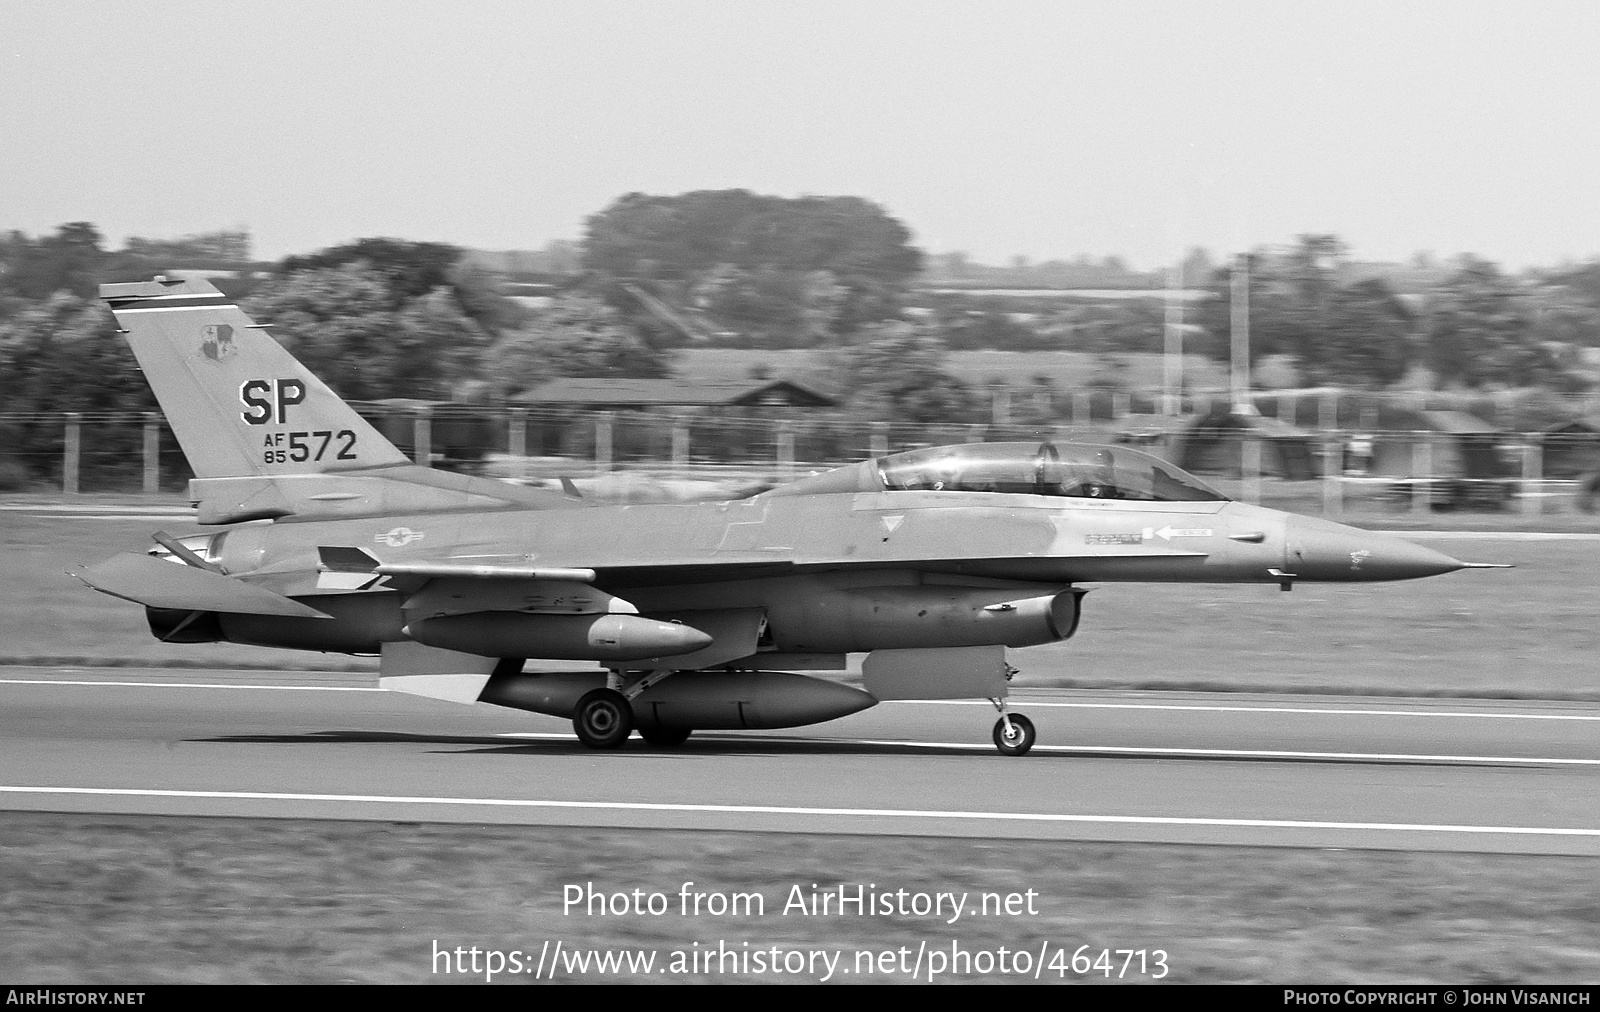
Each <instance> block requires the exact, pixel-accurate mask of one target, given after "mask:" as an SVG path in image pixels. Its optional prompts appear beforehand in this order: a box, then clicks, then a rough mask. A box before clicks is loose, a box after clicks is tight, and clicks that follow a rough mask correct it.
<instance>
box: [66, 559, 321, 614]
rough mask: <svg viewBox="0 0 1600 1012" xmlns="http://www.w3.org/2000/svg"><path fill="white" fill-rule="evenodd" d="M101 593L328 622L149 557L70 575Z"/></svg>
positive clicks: (269, 595) (264, 594) (184, 607)
mask: <svg viewBox="0 0 1600 1012" xmlns="http://www.w3.org/2000/svg"><path fill="white" fill-rule="evenodd" d="M73 575H74V576H76V577H77V578H78V579H80V580H82V581H83V582H84V583H86V584H88V585H89V586H91V587H93V588H94V589H95V590H98V591H100V592H101V593H103V594H110V595H111V596H112V597H120V598H122V599H123V600H125V601H133V602H134V603H136V604H142V605H144V606H145V607H147V608H168V609H174V610H181V611H219V612H228V613H230V614H240V615H287V616H291V617H294V618H327V617H328V616H327V615H325V614H323V613H322V612H320V611H318V610H316V609H315V608H309V607H307V606H305V605H303V604H301V603H299V602H298V601H291V600H289V599H288V598H287V597H284V596H283V595H281V594H274V593H273V592H272V591H270V590H263V589H262V588H260V587H252V586H251V585H250V584H248V583H242V582H240V581H239V580H236V579H233V578H232V577H228V576H223V575H222V574H220V573H210V572H207V571H206V570H204V569H196V568H194V567H193V566H180V565H177V564H175V563H172V562H166V561H164V560H162V559H157V558H154V557H152V556H149V555H136V554H133V553H125V554H122V555H115V556H112V557H111V558H109V559H107V560H106V561H104V562H102V563H99V564H98V565H94V566H90V567H89V568H88V569H85V570H83V571H81V572H78V573H74V574H73Z"/></svg>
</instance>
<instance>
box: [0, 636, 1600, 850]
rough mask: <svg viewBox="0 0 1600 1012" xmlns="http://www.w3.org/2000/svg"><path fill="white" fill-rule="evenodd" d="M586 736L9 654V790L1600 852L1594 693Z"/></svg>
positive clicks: (1200, 704)
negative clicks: (996, 729)
mask: <svg viewBox="0 0 1600 1012" xmlns="http://www.w3.org/2000/svg"><path fill="white" fill-rule="evenodd" d="M1011 705H1012V707H1013V709H1014V710H1016V711H1019V712H1025V713H1027V714H1028V715H1029V716H1031V717H1032V718H1033V720H1034V722H1035V724H1036V725H1037V726H1038V728H1039V745H1038V746H1037V747H1036V748H1035V750H1034V752H1033V753H1032V754H1030V755H1028V756H1026V757H1022V758H1010V757H1004V756H1001V755H999V754H997V753H996V752H995V751H994V749H993V747H992V745H991V744H990V742H989V733H990V728H991V726H992V725H993V723H994V719H995V714H994V711H993V709H992V708H991V707H989V706H988V705H987V704H982V703H965V702H937V703H936V702H922V703H888V704H883V705H880V706H878V707H876V708H874V709H872V710H868V711H866V712H864V713H861V714H857V715H855V716H852V717H849V718H845V719H842V720H838V721H833V722H830V723H828V724H823V725H818V726H814V727H809V728H800V729H795V730H792V731H785V732H740V733H731V732H730V733H714V734H698V735H696V736H695V737H694V738H693V739H691V740H690V741H689V743H687V744H686V745H684V746H682V747H679V748H674V749H657V748H652V747H650V746H647V745H645V744H644V743H643V742H641V741H639V740H637V739H635V740H634V741H632V742H630V743H629V745H628V746H627V747H626V748H624V749H621V750H618V751H615V752H595V751H591V750H589V749H586V748H583V747H582V746H580V745H578V743H577V741H576V739H575V738H574V737H573V735H572V733H571V728H570V725H569V724H567V722H565V721H561V720H558V719H555V718H550V717H543V716H540V715H537V714H530V713H523V712H520V711H514V710H505V709H500V708H496V707H489V706H481V705H480V706H460V705H456V704H450V703H444V702H436V701H433V700H427V699H420V698H415V697H410V696H403V695H398V694H394V693H387V692H381V691H378V690H377V689H375V688H372V687H371V685H370V682H368V681H366V680H365V679H362V678H360V677H359V676H358V677H356V678H347V677H343V676H320V675H314V674H306V673H290V674H285V675H275V674H270V673H263V672H254V671H253V672H229V671H196V670H183V671H163V670H152V669H116V670H110V671H108V670H106V669H63V668H26V667H10V668H5V669H0V771H3V772H0V808H3V809H10V810H34V811H75V812H116V813H147V814H184V815H196V814H209V815H251V816H275V817H311V818H337V819H359V820H369V821H374V822H388V821H403V822H424V821H448V822H488V823H501V824H527V825H563V826H622V827H660V828H704V829H739V830H756V831H775V832H796V831H802V832H844V833H868V834H896V835H931V836H963V837H996V838H1043V839H1078V840H1125V841H1150V842H1199V843H1229V844H1257V845H1277V846H1309V847H1352V848H1354V847H1361V848H1385V849H1417V850H1460V851H1486V852H1504V853H1546V854H1581V855H1600V747H1597V744H1600V706H1597V705H1595V704H1577V703H1540V702H1530V701H1514V702H1512V701H1506V702H1491V701H1460V700H1450V701H1443V700H1398V699H1387V698H1386V699H1372V698H1366V699H1360V698H1346V697H1310V696H1287V695H1286V696H1260V695H1242V694H1236V693H1113V692H1093V691H1086V690H1054V691H1052V690H1026V691H1024V692H1022V693H1021V694H1019V695H1018V696H1014V697H1013V699H1012V701H1011Z"/></svg>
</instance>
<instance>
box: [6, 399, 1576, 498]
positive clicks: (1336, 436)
mask: <svg viewBox="0 0 1600 1012" xmlns="http://www.w3.org/2000/svg"><path fill="white" fill-rule="evenodd" d="M363 414H365V415H366V416H367V417H368V419H369V421H371V422H372V423H373V424H374V425H375V426H376V427H377V428H378V429H379V430H380V431H381V432H383V433H384V434H385V435H386V436H387V437H388V438H389V439H390V440H391V441H392V442H394V443H395V445H396V446H398V447H400V448H401V449H402V450H403V451H404V452H405V453H406V454H407V455H408V456H410V457H411V458H412V459H413V460H415V461H417V462H418V463H423V464H429V465H432V466H438V467H444V468H449V469H456V470H468V471H474V472H479V473H484V474H490V475H493V476H496V477H501V478H506V479H509V480H521V481H538V480H548V479H551V478H553V477H556V476H559V475H565V476H569V477H575V478H584V477H595V476H598V475H604V474H607V473H611V472H617V471H627V470H645V471H655V472H666V473H667V474H671V475H689V474H703V473H706V472H717V471H721V472H730V471H736V472H743V473H745V474H746V475H747V476H755V475H759V476H760V477H761V478H762V479H763V480H768V481H775V482H782V481H785V480H788V479H790V478H792V477H794V476H796V475H797V474H799V473H802V472H805V471H809V470H813V469H818V468H823V467H829V466H835V465H838V464H843V463H849V462H852V461H857V460H863V459H866V458H868V457H877V456H883V455H884V454H886V453H889V452H891V451H899V450H905V449H911V448H916V447H922V446H932V445H941V444H947V443H967V442H1002V441H1043V440H1046V439H1048V440H1053V441H1057V442H1069V441H1073V440H1078V441H1083V442H1098V443H1112V442H1122V441H1126V440H1127V434H1125V433H1119V432H1117V431H1116V427H1115V425H1114V424H1112V425H1107V424H1102V422H1103V421H1109V419H1102V418H1099V417H1096V416H1095V414H1094V413H1091V412H1088V411H1085V413H1084V415H1083V418H1084V420H1085V421H1084V422H1083V423H1079V424H1072V423H1066V422H1064V423H1060V424H1053V425H1051V424H1046V425H1026V424H1011V425H1005V424H948V425H939V424H934V425H910V424H903V423H895V424H890V423H887V422H875V423H862V422H860V421H856V420H851V419H848V418H845V417H843V416H837V415H827V414H817V415H805V416H797V417H784V418H773V417H770V416H756V415H745V416H740V415H704V414H689V413H659V412H656V413H652V412H609V411H601V412H559V413H558V412H550V411H541V410H538V409H521V408H511V409H505V408H478V407H468V406H456V405H446V406H442V407H439V408H427V407H423V408H415V409H408V410H404V411H396V410H392V409H390V410H383V409H374V408H367V409H364V410H363ZM0 435H4V436H7V437H9V438H6V439H5V440H4V442H3V443H0V454H5V453H9V455H10V456H12V457H15V458H19V460H20V462H21V463H22V464H23V465H24V466H25V467H26V468H27V469H28V471H29V472H30V473H31V474H33V475H34V476H35V477H36V478H42V479H43V480H47V481H52V483H54V484H57V485H58V487H59V488H60V489H61V490H62V491H63V492H64V493H66V494H68V495H76V494H79V493H82V492H85V491H96V490H105V491H110V490H116V491H128V490H131V489H133V488H139V489H142V490H143V491H145V492H155V491H157V490H159V489H162V488H167V489H178V488H182V487H183V484H184V483H185V482H186V481H187V480H188V478H189V477H190V476H191V475H190V473H189V470H188V465H187V462H186V461H185V460H184V458H183V456H182V453H181V452H180V450H179V448H178V446H177V444H176V440H174V439H173V437H172V434H171V432H170V430H169V429H168V428H167V425H166V423H165V420H164V419H163V418H162V417H161V416H160V415H159V414H157V413H154V412H145V413H139V414H128V413H122V414H116V413H107V414H87V413H72V414H65V415H61V414H29V415H18V414H12V415H0ZM1196 435H1199V436H1207V437H1212V438H1219V437H1220V438H1221V439H1223V440H1225V441H1230V442H1231V444H1233V449H1231V450H1230V451H1229V455H1228V459H1229V460H1230V461H1236V462H1237V466H1236V469H1234V468H1230V471H1229V473H1228V475H1227V477H1226V478H1223V479H1217V480H1216V481H1215V483H1216V484H1218V485H1220V486H1223V489H1224V491H1226V492H1228V493H1230V494H1232V495H1234V496H1235V497H1236V498H1240V499H1243V500H1245V501H1248V502H1260V501H1262V500H1263V497H1264V483H1266V482H1268V481H1272V482H1274V486H1275V487H1274V495H1273V496H1269V497H1268V498H1272V497H1278V498H1281V497H1282V496H1283V495H1285V494H1286V493H1285V492H1284V491H1283V490H1284V487H1285V486H1288V485H1293V486H1296V488H1295V490H1294V497H1295V498H1296V499H1297V500H1298V501H1297V502H1296V505H1297V506H1298V507H1300V508H1310V509H1315V508H1317V507H1318V506H1319V505H1320V508H1321V510H1322V512H1324V513H1326V514H1329V515H1339V514H1341V513H1343V512H1345V511H1346V510H1347V509H1348V508H1352V507H1354V508H1360V509H1365V508H1368V507H1379V508H1383V509H1389V510H1393V509H1410V510H1413V511H1416V512H1427V511H1430V510H1435V509H1482V508H1498V509H1503V508H1507V507H1509V506H1512V505H1517V506H1519V507H1520V509H1521V510H1522V511H1523V512H1527V513H1540V512H1544V511H1546V510H1547V509H1560V508H1564V507H1565V506H1566V505H1569V504H1570V505H1576V506H1578V507H1580V508H1582V509H1585V510H1591V509H1593V508H1594V506H1595V503H1594V502H1593V498H1594V496H1595V493H1596V490H1595V488H1593V487H1592V482H1591V481H1588V480H1584V481H1579V480H1577V479H1580V478H1582V479H1590V478H1592V476H1593V475H1594V474H1595V473H1597V472H1600V436H1597V435H1593V434H1570V433H1564V434H1550V433H1502V434H1496V435H1494V436H1492V437H1489V436H1486V435H1483V434H1472V435H1471V436H1470V437H1464V436H1460V435H1455V434H1449V433H1440V432H1433V431H1388V432H1383V431H1379V432H1372V431H1367V432H1363V433H1359V434H1358V433H1356V432H1354V431H1352V430H1341V429H1326V430H1323V431H1320V432H1317V433H1315V434H1314V435H1313V436H1311V437H1310V440H1311V457H1312V461H1313V465H1312V466H1313V470H1314V473H1315V474H1316V475H1317V479H1316V480H1313V481H1309V482H1307V481H1300V482H1277V481H1276V480H1275V478H1274V476H1273V474H1272V472H1273V470H1274V468H1273V466H1272V464H1271V462H1270V461H1269V460H1268V453H1267V449H1268V448H1269V447H1271V446H1273V445H1274V443H1275V440H1273V439H1272V438H1270V437H1264V436H1260V435H1256V434H1252V433H1250V432H1248V431H1237V430H1204V431H1200V432H1196V431H1194V430H1191V431H1190V432H1189V433H1187V436H1188V437H1189V438H1193V437H1194V436H1196ZM1177 438H1178V433H1177V430H1176V428H1174V430H1173V431H1172V432H1169V433H1167V434H1165V435H1164V436H1160V437H1154V438H1146V439H1141V440H1140V442H1141V443H1144V444H1145V445H1144V448H1145V449H1149V450H1152V451H1153V452H1156V453H1158V454H1162V455H1169V456H1170V455H1171V453H1170V451H1171V449H1172V447H1173V444H1174V442H1175V441H1176V439H1177ZM1463 438H1470V439H1474V440H1478V441H1479V442H1480V443H1481V442H1482V441H1484V440H1486V439H1492V440H1493V446H1492V448H1491V449H1492V456H1493V457H1494V458H1495V459H1496V460H1497V461H1498V464H1496V465H1494V466H1492V467H1485V466H1483V465H1482V463H1481V454H1480V462H1479V464H1478V465H1476V466H1474V467H1463V464H1462V461H1463V460H1465V459H1468V458H1470V457H1471V454H1470V453H1464V452H1463V451H1462V449H1461V447H1460V443H1459V441H1460V440H1461V439H1463ZM1164 451H1165V452H1164ZM1363 458H1364V459H1363ZM1375 461H1382V462H1383V464H1382V466H1381V467H1380V468H1377V469H1376V470H1377V471H1378V472H1379V473H1373V471H1374V466H1373V463H1374V462H1375ZM1547 461H1550V462H1552V463H1554V464H1556V465H1557V466H1555V467H1553V468H1547ZM1547 472H1548V473H1547ZM1202 473H1205V472H1204V471H1202Z"/></svg>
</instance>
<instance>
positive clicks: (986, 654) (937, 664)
mask: <svg viewBox="0 0 1600 1012" xmlns="http://www.w3.org/2000/svg"><path fill="white" fill-rule="evenodd" d="M861 674H862V678H863V682H864V684H865V685H866V689H867V691H868V692H870V693H872V695H873V696H875V697H877V698H878V699H880V700H884V699H997V698H1001V697H1004V696H1005V695H1006V648H1005V647H1001V646H983V647H941V648H937V649H918V650H874V651H872V652H871V653H870V654H868V655H867V659H866V660H865V661H863V662H862V664H861Z"/></svg>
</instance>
